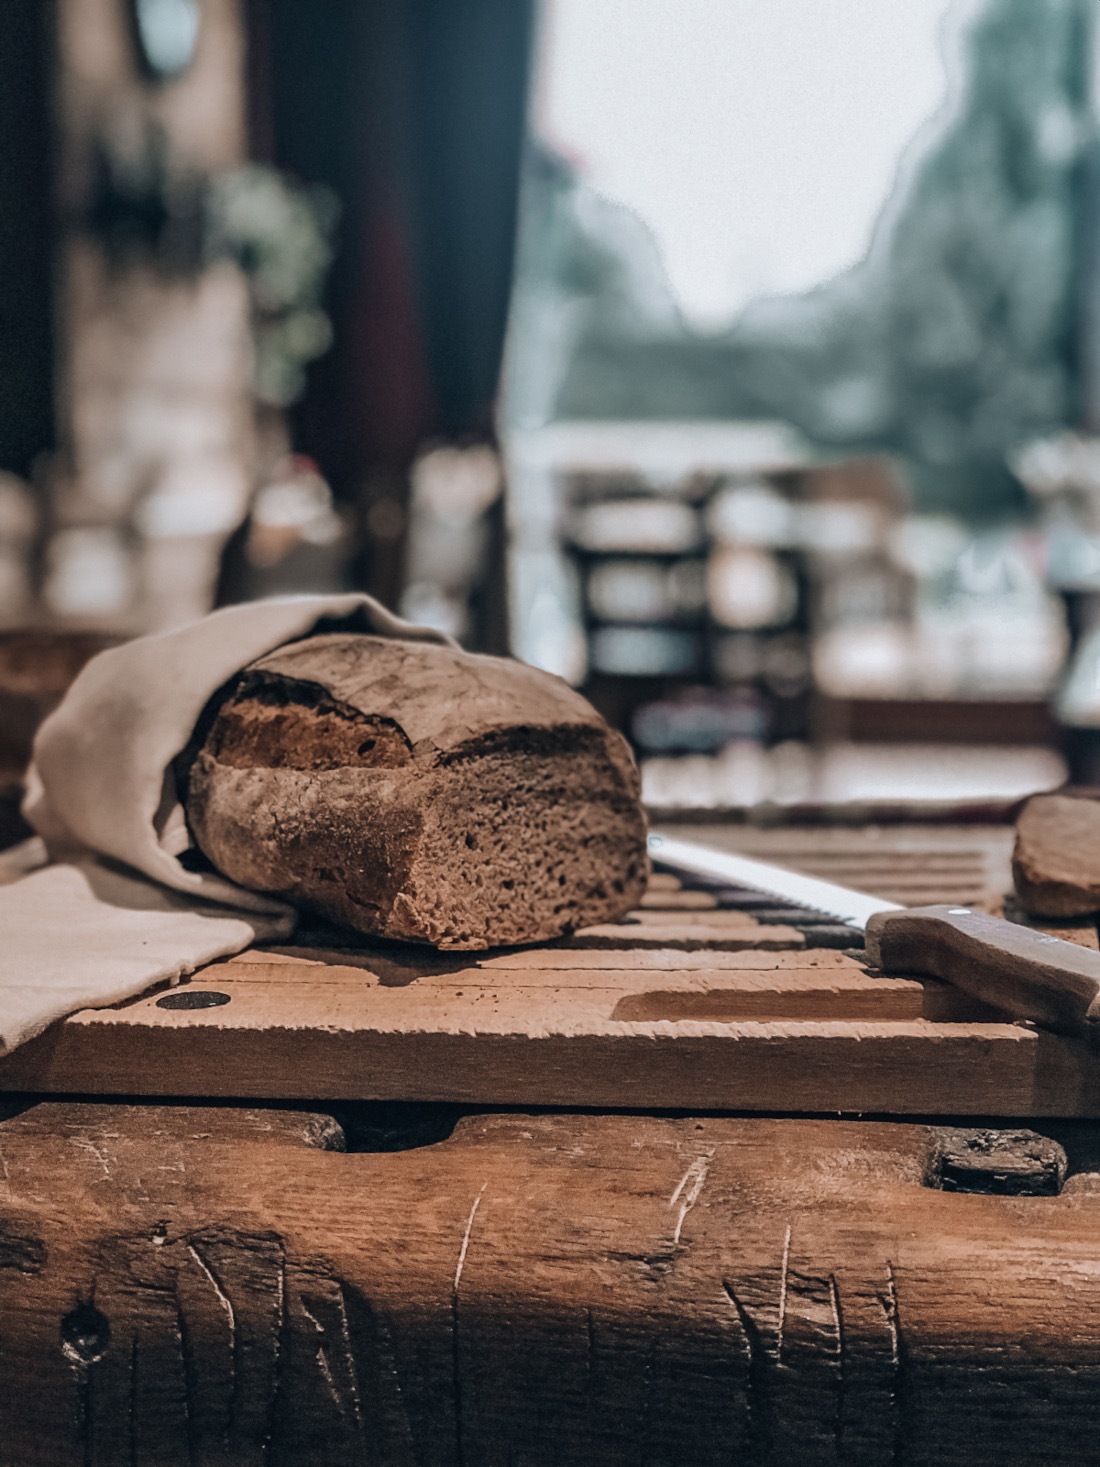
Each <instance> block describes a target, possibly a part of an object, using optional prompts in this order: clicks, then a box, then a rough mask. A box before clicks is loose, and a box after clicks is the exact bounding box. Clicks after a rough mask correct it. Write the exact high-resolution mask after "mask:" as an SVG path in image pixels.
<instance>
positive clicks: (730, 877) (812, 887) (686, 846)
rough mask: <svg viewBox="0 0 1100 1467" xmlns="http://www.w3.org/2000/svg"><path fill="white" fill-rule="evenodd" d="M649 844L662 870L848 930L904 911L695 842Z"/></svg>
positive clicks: (654, 839)
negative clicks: (775, 901) (746, 891)
mask: <svg viewBox="0 0 1100 1467" xmlns="http://www.w3.org/2000/svg"><path fill="white" fill-rule="evenodd" d="M648 844H649V854H650V858H651V859H652V860H654V861H657V862H659V864H660V865H662V866H668V867H671V868H672V869H674V870H678V871H685V872H688V873H690V874H692V875H695V876H706V877H709V878H710V879H711V880H714V879H715V878H717V879H718V880H720V881H727V882H729V884H730V886H747V887H751V888H752V889H753V890H754V891H761V892H765V893H767V895H768V896H774V897H778V898H779V899H780V901H784V902H790V903H791V905H792V906H796V907H810V908H812V909H813V910H814V911H815V912H821V913H822V914H823V915H824V916H827V917H831V918H833V919H834V920H835V921H837V922H846V923H847V924H848V926H849V927H860V928H864V927H866V926H867V923H868V922H869V921H870V920H871V918H872V917H873V916H874V915H875V913H876V912H902V911H904V910H905V908H904V907H900V906H899V905H898V904H897V902H887V901H883V899H882V898H881V897H874V896H868V895H867V894H866V892H862V891H849V889H848V888H847V887H845V886H835V885H834V884H833V883H832V882H831V881H820V880H818V878H817V877H816V876H803V875H802V874H801V873H800V872H798V871H788V870H786V868H785V867H783V866H772V865H771V864H770V863H768V862H766V861H752V860H749V858H748V857H747V856H734V855H730V854H729V853H727V852H726V851H716V850H713V849H712V848H711V847H710V846H703V845H697V844H696V843H695V842H694V841H686V840H674V839H673V838H672V836H667V835H662V834H661V833H660V832H659V831H654V832H653V833H652V834H651V835H650V837H649V843H648Z"/></svg>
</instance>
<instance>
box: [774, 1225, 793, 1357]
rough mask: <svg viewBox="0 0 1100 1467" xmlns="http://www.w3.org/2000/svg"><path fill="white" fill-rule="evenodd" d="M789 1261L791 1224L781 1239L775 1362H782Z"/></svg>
mask: <svg viewBox="0 0 1100 1467" xmlns="http://www.w3.org/2000/svg"><path fill="white" fill-rule="evenodd" d="M790 1263H791V1224H790V1223H788V1224H787V1233H786V1236H785V1237H784V1239H783V1262H782V1264H781V1266H780V1270H779V1324H778V1326H777V1328H776V1331H775V1363H776V1364H777V1365H782V1364H783V1329H784V1326H785V1324H786V1322H787V1274H788V1270H789V1268H790Z"/></svg>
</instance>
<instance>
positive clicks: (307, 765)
mask: <svg viewBox="0 0 1100 1467" xmlns="http://www.w3.org/2000/svg"><path fill="white" fill-rule="evenodd" d="M203 727H204V728H205V729H206V732H205V737H204V738H203V739H202V741H201V746H200V747H199V748H198V749H197V751H194V752H193V758H192V760H191V762H190V768H189V771H188V773H187V776H186V785H187V793H186V806H187V815H188V820H189V822H190V825H191V829H192V833H193V835H194V838H195V841H196V844H197V845H198V846H199V848H200V849H201V851H202V852H203V854H204V855H205V856H206V857H207V858H208V859H209V860H210V861H211V862H213V864H214V865H215V866H216V867H217V868H218V869H219V870H220V871H222V872H223V873H224V874H225V875H226V876H228V877H230V878H231V879H232V880H234V881H237V882H239V883H240V884H241V885H242V886H247V887H251V888H253V889H255V890H257V891H265V892H271V893H276V894H278V895H280V896H284V897H286V898H287V899H288V900H290V901H292V902H294V903H295V904H296V905H297V906H300V907H302V908H304V909H306V910H311V911H313V912H315V913H317V914H319V915H321V916H324V917H326V918H329V919H331V920H335V921H338V922H342V923H345V924H347V925H349V926H351V927H353V928H356V929H357V930H358V931H360V932H363V933H367V934H370V935H372V936H377V937H386V938H397V939H401V940H403V941H407V942H419V943H429V944H431V945H432V946H433V947H438V948H455V949H473V950H476V949H483V948H488V947H496V946H502V945H512V944H517V943H526V942H545V941H547V940H549V939H551V938H554V937H558V936H560V935H562V934H563V933H566V932H569V931H572V930H573V929H575V928H577V927H584V926H588V925H590V924H593V923H597V922H613V921H616V920H618V919H619V918H620V917H622V916H623V915H624V914H625V913H626V912H627V911H629V910H630V908H631V907H634V906H636V905H637V904H638V902H639V900H640V899H641V896H642V892H643V889H644V886H645V879H646V873H647V860H646V854H645V818H644V816H643V814H642V809H641V805H640V801H639V781H638V773H637V769H636V768H635V765H634V761H633V759H632V757H631V754H630V750H629V748H628V747H627V744H626V741H625V740H624V739H623V738H622V737H621V735H619V734H618V733H616V732H615V731H614V730H612V729H611V728H609V727H608V725H607V724H606V723H605V722H604V720H603V719H602V718H601V717H600V716H599V714H598V713H596V711H595V709H593V708H592V707H591V705H590V704H589V703H587V702H586V701H585V700H584V699H583V698H582V697H581V696H580V695H579V694H578V693H575V692H574V691H573V690H572V689H571V688H570V687H569V686H568V685H567V684H566V683H564V682H562V681H561V680H560V679H559V678H555V677H553V676H551V675H550V674H549V673H544V672H540V671H538V670H537V669H535V668H531V667H527V666H525V665H524V664H523V663H519V662H514V661H511V660H509V659H506V658H498V657H483V656H479V655H477V654H475V653H470V652H460V651H456V650H454V649H452V648H448V647H443V646H438V645H435V644H431V643H424V642H403V641H398V640H395V639H392V638H385V637H372V636H364V635H357V634H354V633H330V634H327V635H324V636H319V637H310V638H308V639H307V640H305V641H301V642H295V643H293V644H291V645H290V646H288V647H282V648H280V649H279V650H278V651H277V652H274V653H272V654H270V655H269V656H267V657H265V658H262V659H261V660H260V661H258V662H256V663H254V664H252V666H251V667H249V668H246V669H245V671H244V673H243V674H242V675H241V676H240V678H238V679H237V680H236V682H235V683H234V684H233V685H232V686H231V687H230V688H229V689H228V690H227V691H225V692H224V693H223V694H222V696H221V701H220V705H219V706H218V707H217V710H216V713H215V714H214V716H213V719H212V721H210V720H209V719H207V720H205V721H204V725H203Z"/></svg>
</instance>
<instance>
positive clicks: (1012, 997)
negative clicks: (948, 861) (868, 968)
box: [867, 907, 1100, 1038]
mask: <svg viewBox="0 0 1100 1467" xmlns="http://www.w3.org/2000/svg"><path fill="white" fill-rule="evenodd" d="M867 956H868V958H869V959H870V961H871V962H872V963H874V964H875V965H876V966H877V967H879V968H881V969H882V971H883V972H884V973H917V974H920V973H923V974H925V975H927V976H928V977H930V978H942V979H943V981H944V982H945V983H953V984H954V985H955V987H956V988H961V989H963V990H964V991H965V992H966V993H970V994H973V996H974V997H975V998H980V999H982V1000H984V1002H986V1003H989V1004H992V1005H993V1006H994V1007H995V1008H999V1009H1003V1010H1004V1011H1005V1012H1006V1013H1008V1014H1011V1015H1012V1017H1013V1018H1016V1019H1033V1020H1035V1022H1036V1023H1039V1024H1044V1025H1046V1026H1047V1027H1048V1028H1051V1029H1057V1030H1060V1031H1061V1032H1063V1033H1070V1034H1082V1033H1084V1034H1089V1035H1091V1036H1092V1037H1094V1038H1100V953H1095V952H1091V951H1090V950H1089V949H1088V948H1084V947H1080V946H1078V944H1077V943H1073V942H1065V941H1063V939H1062V938H1060V937H1048V936H1047V935H1046V934H1045V933H1043V932H1035V931H1034V930H1033V929H1032V928H1030V927H1020V926H1018V925H1017V924H1016V923H1014V922H1004V921H1002V920H1001V918H1000V917H990V916H988V915H987V914H986V913H984V912H975V911H972V910H971V909H970V908H969V907H912V908H909V909H908V910H906V911H903V912H878V913H876V914H875V916H873V917H872V918H871V919H870V921H869V922H868V923H867Z"/></svg>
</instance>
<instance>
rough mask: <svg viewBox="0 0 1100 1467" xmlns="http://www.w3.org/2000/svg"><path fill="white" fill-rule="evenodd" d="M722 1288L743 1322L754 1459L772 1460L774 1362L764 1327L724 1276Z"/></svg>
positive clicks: (748, 1418)
mask: <svg viewBox="0 0 1100 1467" xmlns="http://www.w3.org/2000/svg"><path fill="white" fill-rule="evenodd" d="M722 1292H723V1293H724V1294H725V1296H726V1299H727V1300H728V1301H729V1303H730V1306H731V1307H732V1309H733V1312H734V1318H735V1319H736V1320H737V1323H738V1325H739V1326H740V1333H741V1339H742V1342H743V1344H744V1356H745V1358H746V1360H747V1364H748V1391H747V1392H746V1397H745V1410H746V1427H747V1433H746V1434H747V1436H748V1444H749V1454H748V1456H749V1461H750V1462H770V1461H772V1459H773V1452H774V1444H775V1403H774V1391H773V1380H772V1377H773V1372H774V1362H773V1361H772V1359H771V1358H770V1356H769V1352H768V1349H767V1346H766V1345H765V1344H764V1341H763V1339H762V1337H761V1333H760V1327H759V1325H758V1324H757V1323H756V1321H755V1320H754V1319H753V1317H752V1315H751V1314H750V1313H749V1310H748V1309H747V1308H746V1306H745V1305H744V1303H743V1302H742V1301H741V1299H740V1297H739V1296H738V1294H737V1291H736V1290H735V1289H734V1287H733V1285H732V1284H731V1283H730V1282H729V1281H728V1280H727V1279H723V1280H722Z"/></svg>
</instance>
